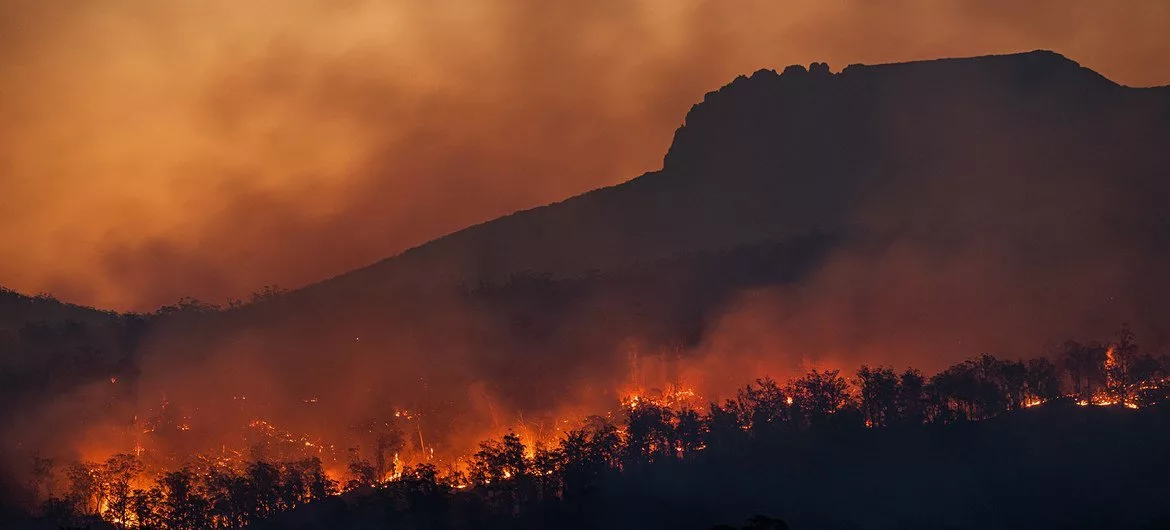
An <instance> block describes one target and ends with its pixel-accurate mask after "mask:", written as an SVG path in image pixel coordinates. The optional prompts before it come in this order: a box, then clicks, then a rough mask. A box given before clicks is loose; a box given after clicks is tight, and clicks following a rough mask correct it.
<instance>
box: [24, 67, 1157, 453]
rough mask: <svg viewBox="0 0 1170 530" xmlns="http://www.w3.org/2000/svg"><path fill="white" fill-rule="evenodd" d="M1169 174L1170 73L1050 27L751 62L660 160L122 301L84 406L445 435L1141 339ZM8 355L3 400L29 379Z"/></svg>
mask: <svg viewBox="0 0 1170 530" xmlns="http://www.w3.org/2000/svg"><path fill="white" fill-rule="evenodd" d="M1168 175H1170V88H1166V87H1163V88H1147V89H1136V88H1128V87H1123V86H1120V85H1117V84H1116V83H1113V82H1111V81H1109V80H1108V79H1105V78H1103V77H1101V76H1100V75H1097V74H1096V73H1094V72H1092V71H1090V70H1087V69H1085V68H1082V67H1080V66H1079V65H1078V64H1077V63H1075V62H1073V61H1071V60H1069V59H1066V58H1064V57H1062V56H1060V55H1058V54H1055V53H1052V52H1043V51H1041V52H1031V53H1023V54H1016V55H1005V56H991V57H979V58H968V59H946V60H938V61H923V62H915V63H904V64H892V65H876V66H864V65H853V66H849V67H846V68H844V69H843V70H841V71H840V73H836V74H834V73H831V71H830V69H829V67H828V66H826V65H823V64H817V63H814V64H813V65H811V66H810V67H809V68H805V67H801V66H793V67H788V68H786V69H784V70H783V71H782V72H780V73H777V72H775V71H770V70H761V71H759V72H756V73H754V74H752V75H751V76H748V77H740V78H737V79H735V80H734V81H732V82H731V83H730V84H728V85H727V86H725V87H723V88H721V89H719V90H717V91H715V92H712V93H709V94H707V96H706V97H705V98H704V100H703V101H702V102H701V103H698V104H697V105H695V106H694V107H693V108H692V109H691V111H690V112H689V113H688V115H687V116H686V120H685V123H684V125H683V126H682V127H680V128H679V130H678V132H677V133H676V135H675V139H674V142H673V144H672V145H671V147H670V150H669V151H668V153H667V154H666V156H665V158H664V163H663V167H662V169H661V170H659V171H656V172H651V173H648V174H645V175H642V176H640V177H638V178H635V179H632V180H630V181H628V182H626V183H623V184H621V185H618V186H614V187H610V188H605V189H600V190H596V191H593V192H590V193H586V194H583V195H580V196H577V197H573V198H570V199H567V200H565V201H563V202H560V203H556V204H552V205H548V206H544V207H541V208H536V209H532V210H528V211H523V212H518V213H515V214H513V215H510V216H506V217H503V218H500V219H497V220H495V221H491V222H488V223H484V224H481V225H477V226H473V227H470V228H467V229H465V230H463V231H460V232H457V233H455V234H451V235H449V236H446V237H444V238H440V239H438V240H436V241H433V242H431V243H428V244H426V245H423V246H421V247H418V248H415V249H413V250H410V251H408V252H405V253H403V254H401V255H399V256H396V257H393V258H390V259H387V260H385V261H382V262H379V263H376V264H373V265H371V266H369V267H366V268H363V269H360V270H356V271H353V272H350V273H346V274H343V275H340V276H338V277H336V278H332V279H328V280H325V281H322V282H320V283H317V284H314V285H311V286H308V287H305V288H303V289H299V290H295V291H291V292H289V293H285V294H282V295H277V296H270V297H265V298H264V299H262V300H260V301H258V302H256V303H252V304H248V305H244V306H243V307H238V308H232V309H230V310H227V311H223V312H216V311H205V310H203V309H200V308H199V307H198V306H193V309H191V310H190V311H178V312H176V313H173V314H169V315H168V316H167V318H161V319H155V320H152V321H151V323H150V325H149V326H147V327H142V326H139V325H138V324H137V323H134V324H133V326H132V328H133V329H132V330H130V331H125V330H123V331H125V332H124V333H123V332H119V333H121V335H120V336H122V337H123V339H122V340H120V343H119V344H121V345H123V346H125V345H129V347H122V346H119V347H118V348H113V347H110V348H103V349H105V350H109V351H118V352H120V353H119V354H118V355H116V356H115V357H116V358H117V361H116V362H114V363H107V364H103V366H102V371H100V372H101V373H98V372H99V371H98V370H88V369H87V370H83V371H88V372H89V378H90V379H91V380H93V382H96V383H101V384H100V385H93V386H92V387H91V388H90V389H89V390H90V391H93V392H99V393H103V394H102V395H103V396H104V395H105V394H109V396H110V397H109V399H110V401H111V402H114V401H116V399H121V398H123V397H125V398H126V399H129V400H133V401H134V405H136V406H137V407H139V409H143V408H149V407H156V408H157V407H158V406H159V403H161V402H164V401H165V402H166V403H170V404H181V405H174V406H175V407H176V408H178V407H180V406H182V407H185V408H186V409H188V410H192V411H194V410H204V411H206V410H212V411H219V412H222V411H225V410H232V411H240V412H239V416H241V417H236V416H235V415H233V414H234V413H233V414H227V413H223V414H214V415H213V416H215V418H214V420H211V421H209V425H208V426H207V428H208V429H223V431H221V432H235V431H232V429H237V430H238V428H239V424H238V421H237V420H242V421H244V423H245V424H246V422H247V421H248V420H250V419H253V418H255V417H265V418H269V420H270V421H273V422H275V423H277V424H280V425H282V426H286V427H285V428H288V429H290V430H301V431H304V432H344V431H346V429H349V428H350V426H352V425H354V424H355V423H358V422H360V421H365V420H367V419H369V418H371V417H373V416H376V415H378V414H383V413H386V411H389V410H394V409H397V408H399V407H401V408H407V409H410V410H416V411H421V412H422V413H423V415H424V416H425V417H426V418H427V420H426V422H427V425H426V427H425V429H426V430H427V434H426V442H425V444H426V445H427V446H428V447H429V448H434V449H435V450H436V451H439V452H442V451H444V450H450V451H452V452H455V453H458V452H459V451H464V452H465V451H466V450H467V449H470V448H469V447H464V446H461V445H460V444H467V443H469V441H474V440H478V439H479V437H480V435H482V434H483V432H485V431H488V430H491V429H493V428H494V429H500V428H503V427H504V426H506V425H509V424H510V421H511V420H513V419H516V418H518V417H520V418H523V419H527V420H533V421H537V420H534V418H538V419H539V418H546V419H547V418H550V417H554V416H556V414H557V413H558V412H559V411H562V410H563V409H564V408H566V407H576V408H579V409H582V410H588V409H590V408H591V407H593V406H594V405H599V404H603V403H604V404H611V403H612V402H613V401H614V400H615V399H616V397H617V395H618V392H620V391H621V390H622V389H623V388H626V387H629V386H637V387H647V388H650V387H654V386H659V387H661V386H662V385H667V384H676V383H687V384H691V385H694V386H696V387H699V388H700V390H702V391H704V392H705V393H706V394H707V396H710V397H713V398H715V397H717V396H718V395H719V393H720V392H724V391H727V390H729V389H728V388H727V387H726V386H721V385H722V382H727V383H728V384H733V385H734V384H741V383H742V382H744V381H750V380H751V379H752V378H754V377H756V376H762V375H772V376H774V377H777V378H780V379H783V378H786V377H788V376H790V375H793V374H796V373H801V372H803V371H804V369H806V368H807V367H809V366H825V367H843V368H846V369H851V368H853V367H856V366H859V365H861V364H870V365H877V364H882V365H895V366H907V365H913V366H918V367H921V368H922V369H923V370H926V371H928V372H929V371H935V370H939V369H941V368H943V367H945V366H947V365H949V364H951V363H954V362H957V361H959V360H961V359H965V358H968V357H970V356H973V355H976V354H979V353H983V352H990V353H994V354H996V355H1000V356H1004V357H1011V358H1020V357H1030V356H1036V355H1041V354H1050V353H1053V352H1054V351H1055V350H1056V348H1055V346H1056V344H1058V343H1059V341H1062V340H1065V339H1069V338H1074V339H1077V340H1082V341H1089V340H1107V339H1108V338H1109V337H1111V336H1112V333H1113V332H1114V331H1115V330H1116V329H1117V328H1118V326H1119V325H1120V324H1121V323H1122V322H1129V323H1130V324H1131V326H1132V328H1133V330H1134V331H1135V333H1136V334H1137V339H1138V342H1140V343H1141V345H1142V348H1143V351H1147V352H1154V353H1165V352H1166V351H1170V330H1167V329H1166V327H1165V326H1166V325H1167V323H1168V322H1170V299H1167V298H1166V297H1165V293H1166V292H1167V291H1168V290H1170V278H1168V277H1167V276H1166V275H1165V271H1166V270H1170V212H1168V211H1167V209H1166V198H1167V197H1170V179H1168V178H1167V176H1168ZM49 349H51V350H54V351H58V350H60V351H61V352H62V353H61V356H65V353H72V352H76V351H79V349H78V348H77V347H75V345H72V344H69V345H67V346H60V347H59V346H58V345H56V344H55V343H54V344H51V345H50V346H49ZM58 364H60V363H58ZM53 366H56V365H55V364H54V365H53ZM109 370H117V375H119V377H118V383H117V384H112V382H109V383H103V381H106V380H108V379H109V378H110V375H111V374H110V373H108V372H109ZM7 377H8V378H10V380H14V381H16V380H19V381H27V383H26V385H27V386H28V388H29V391H28V396H41V395H51V394H50V393H48V392H47V391H44V389H45V388H47V387H49V386H48V385H45V384H42V383H41V382H40V381H42V380H55V379H54V378H52V377H48V376H45V375H41V376H38V377H27V376H25V375H23V374H19V373H10V374H8V375H7ZM70 380H72V379H70ZM52 388H59V387H52ZM54 392H55V391H54ZM245 394H246V395H248V396H251V399H249V406H250V407H252V406H254V407H256V408H255V409H249V410H248V412H247V414H249V415H250V417H247V418H245V417H243V416H244V414H245V413H244V412H243V409H242V408H241V407H240V405H239V403H237V402H236V401H234V400H235V399H236V396H240V395H245ZM127 396H128V397H127ZM31 399H32V398H31V397H28V398H26V399H25V400H24V402H25V403H27V402H28V401H30V400H31ZM79 401H83V402H85V403H102V401H101V400H99V399H96V398H92V397H91V396H89V395H86V396H83V399H80V400H79ZM241 401H242V400H241ZM308 403H313V404H315V405H313V406H312V407H313V408H311V409H310V408H306V404H308ZM318 403H319V405H317V404H318ZM94 406H95V407H97V406H98V405H94ZM594 408H595V407H594ZM74 412H75V411H71V410H61V411H54V413H59V414H62V415H68V414H72V413H74ZM45 414H47V412H45V411H43V410H41V409H40V408H38V407H36V406H31V405H25V406H23V408H21V409H20V410H19V411H15V412H14V413H13V416H20V417H21V418H22V421H24V422H26V423H28V424H37V423H40V422H42V421H43V419H42V418H43V417H44V416H45ZM128 414H130V415H133V414H134V413H128ZM54 419H55V418H54ZM205 419H208V420H210V419H209V418H205ZM60 421H61V422H64V420H60ZM214 422H221V423H222V424H220V425H211V424H212V423H214ZM233 422H236V423H233ZM11 424H12V425H13V426H15V427H12V428H11V430H12V431H13V432H16V431H19V432H21V433H22V434H23V435H24V436H29V437H32V436H36V435H37V434H36V432H34V430H31V429H25V428H24V425H25V423H21V422H17V421H13V422H11ZM417 430H418V431H419V432H418V433H416V434H418V438H419V439H420V442H419V444H420V445H421V444H423V442H422V441H421V439H422V438H423V437H424V436H423V433H422V431H423V430H424V429H423V427H421V426H418V429H417ZM209 432H210V431H209ZM51 435H52V433H51V432H50V433H47V434H46V436H51ZM16 443H18V444H19V443H21V441H20V440H17V442H16ZM46 443H47V442H46ZM31 445H34V444H31V443H25V446H26V447H27V446H31ZM459 454H462V453H459Z"/></svg>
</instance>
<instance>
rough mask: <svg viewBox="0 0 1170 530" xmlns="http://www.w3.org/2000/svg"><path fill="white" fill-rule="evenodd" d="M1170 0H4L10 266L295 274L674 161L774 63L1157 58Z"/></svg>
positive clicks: (36, 273) (149, 279)
mask: <svg viewBox="0 0 1170 530" xmlns="http://www.w3.org/2000/svg"><path fill="white" fill-rule="evenodd" d="M1167 9H1170V8H1168V7H1167V6H1166V5H1165V3H1163V2H1157V1H1150V2H1127V3H1126V4H1125V5H1124V6H1120V7H1119V6H1102V5H1100V4H1099V3H1096V2H1088V1H1085V2H1071V3H1070V2H1058V1H1044V2H1029V3H1018V2H1006V1H1005V2H975V1H970V2H955V3H946V4H940V3H937V2H929V1H926V0H907V1H903V2H899V3H897V4H895V5H889V4H885V5H880V6H879V5H876V4H872V3H868V2H846V1H841V2H818V3H815V4H807V3H798V2H774V1H761V0H744V1H739V2H719V1H699V0H688V1H683V2H679V1H662V0H642V1H639V2H625V1H621V2H619V1H616V0H605V1H601V2H597V1H592V2H567V3H566V2H562V3H559V4H557V5H556V6H555V7H552V6H550V5H548V4H547V3H545V2H537V1H533V0H510V1H507V2H496V3H492V4H490V5H488V4H483V3H479V2H470V1H458V0H447V1H441V2H415V1H400V2H373V1H364V0H350V1H347V2H322V1H310V0H300V1H295V2H276V1H258V2H247V3H240V2H229V1H211V2H199V3H197V4H192V3H187V2H155V1H145V0H121V1H116V2H105V3H102V4H101V5H97V4H93V5H82V6H76V5H71V6H69V7H68V8H66V7H63V6H59V5H54V4H46V3H45V2H36V1H30V0H10V1H8V2H5V3H4V4H3V5H2V6H0V50H3V51H0V54H2V55H3V57H2V58H0V59H2V60H0V85H2V86H3V87H4V89H3V91H2V92H0V116H3V119H2V120H0V196H3V197H4V199H3V203H2V204H0V206H2V207H0V253H2V254H3V255H4V256H6V259H5V260H3V262H2V263H0V282H3V284H4V285H6V286H9V287H12V288H15V289H19V290H22V291H27V292H39V291H48V292H52V293H54V294H57V295H59V296H61V297H63V298H65V299H67V300H70V301H75V302H81V303H87V304H95V305H99V306H103V307H111V308H117V309H137V310H142V309H151V308H154V307H157V306H158V305H160V304H163V303H169V302H172V301H173V300H175V299H177V298H178V297H180V296H186V295H193V296H196V297H199V298H203V299H208V300H214V301H222V300H224V299H226V298H228V297H244V296H246V294H247V293H249V292H251V291H252V290H254V289H256V288H257V287H259V286H261V285H267V284H279V285H284V286H289V287H295V286H299V285H303V284H306V283H309V282H312V281H315V280H318V279H321V278H324V277H328V276H332V275H335V274H338V273H340V272H343V271H346V270H349V269H352V268H355V267H359V266H362V265H365V264H367V263H370V262H373V261H375V260H377V259H380V258H384V257H386V256H389V255H392V254H394V253H396V252H398V251H401V250H403V249H405V248H407V247H410V246H414V245H418V244H421V243H423V242H425V241H427V240H429V239H431V238H433V237H436V236H439V235H442V234H444V233H448V232H451V231H454V230H457V229H459V228H461V227H463V226H466V225H468V224H472V223H475V222H479V221H483V220H486V219H490V218H492V217H495V216H498V215H501V214H505V213H508V212H511V211H514V210H516V209H519V208H525V207H530V206H533V205H537V204H542V203H545V202H549V201H552V200H557V199H560V198H563V197H565V196H568V195H572V194H575V193H579V192H582V191H585V190H588V189H591V188H595V187H598V186H602V185H609V184H614V183H617V182H620V181H622V180H625V179H628V178H630V177H632V176H635V175H637V174H639V173H641V172H643V171H646V170H650V169H654V168H657V167H658V166H659V164H660V160H661V159H660V158H659V157H660V156H661V153H663V152H664V150H665V148H666V146H667V145H668V142H669V140H670V135H671V133H672V131H673V130H674V128H675V127H676V126H677V124H678V123H679V122H680V119H681V116H682V115H683V113H684V112H685V110H686V109H687V108H688V107H689V105H691V104H692V103H693V102H694V101H696V100H698V99H699V98H700V96H701V95H702V94H703V93H704V92H705V91H707V90H710V89H712V88H714V87H717V86H720V85H722V84H724V83H725V82H726V81H727V80H729V79H731V78H732V77H734V76H735V75H738V74H740V73H744V72H748V71H752V70H755V69H757V68H760V67H777V66H779V65H785V64H791V63H802V64H803V63H807V62H809V61H810V60H812V59H816V60H827V61H828V62H830V63H831V64H835V65H845V64H849V63H855V62H868V63H874V62H887V61H900V60H910V59H918V58H928V57H940V56H965V55H979V54H985V53H999V52H1010V51H1019V50H1024V49H1036V48H1046V49H1056V50H1059V51H1061V52H1062V53H1065V54H1066V55H1068V56H1071V57H1075V58H1077V59H1078V60H1079V61H1081V62H1082V63H1083V64H1085V65H1086V66H1089V67H1092V68H1094V69H1096V70H1098V71H1100V72H1102V73H1103V74H1105V75H1107V76H1109V77H1111V78H1113V79H1116V80H1118V81H1120V82H1123V83H1127V84H1133V85H1151V84H1160V83H1165V82H1166V79H1165V78H1164V77H1163V76H1162V74H1161V73H1162V72H1165V71H1168V70H1170V68H1167V67H1168V66H1170V64H1167V61H1170V59H1167V57H1170V53H1167V51H1168V50H1167V46H1170V44H1167V42H1166V39H1165V38H1164V37H1163V35H1165V33H1166V31H1167V29H1168V28H1167V24H1168V23H1167V22H1166V21H1167V20H1170V13H1167Z"/></svg>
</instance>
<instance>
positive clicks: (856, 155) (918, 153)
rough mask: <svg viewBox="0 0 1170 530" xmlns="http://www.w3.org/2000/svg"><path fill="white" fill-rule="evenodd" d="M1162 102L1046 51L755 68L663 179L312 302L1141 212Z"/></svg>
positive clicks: (652, 177) (491, 226)
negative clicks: (932, 227)
mask: <svg viewBox="0 0 1170 530" xmlns="http://www.w3.org/2000/svg"><path fill="white" fill-rule="evenodd" d="M1168 101H1170V88H1166V87H1163V88H1156V89H1131V88H1126V87H1122V86H1119V85H1117V84H1115V83H1113V82H1111V81H1109V80H1107V79H1105V78H1104V77H1101V76H1100V75H1098V74H1096V73H1094V72H1092V71H1091V70H1088V69H1085V68H1082V67H1080V66H1079V65H1078V64H1077V63H1075V62H1073V61H1071V60H1068V59H1066V58H1064V57H1062V56H1060V55H1058V54H1055V53H1052V52H1044V51H1038V52H1031V53H1024V54H1016V55H1005V56H990V57H978V58H971V59H947V60H937V61H923V62H914V63H904V64H892V65H879V66H864V65H852V66H849V67H847V68H845V69H844V70H843V71H842V72H840V73H838V74H832V73H830V72H829V68H828V66H826V65H824V64H817V63H814V64H813V65H812V66H811V68H810V69H805V68H802V67H799V66H794V67H789V68H787V69H785V70H784V71H783V72H782V73H779V74H777V73H776V72H774V71H770V70H761V71H758V72H756V73H755V74H753V75H752V76H750V77H740V78H738V79H736V80H735V81H733V82H732V83H731V84H729V85H727V86H725V87H723V88H722V89H720V90H718V91H715V92H712V93H709V94H707V96H706V97H705V98H704V100H703V102H702V103H699V104H697V105H695V106H694V107H693V108H692V109H691V111H690V112H689V113H688V115H687V117H686V122H685V125H683V126H682V127H681V128H679V130H678V132H677V133H676V135H675V140H674V142H673V144H672V145H671V147H670V150H669V152H668V153H667V155H666V157H665V160H664V164H663V168H662V169H661V170H659V171H656V172H651V173H647V174H645V175H642V176H640V177H638V178H635V179H633V180H630V181H628V182H626V183H623V184H621V185H618V186H614V187H610V188H605V189H600V190H597V191H594V192H590V193H586V194H583V195H580V196H577V197H573V198H571V199H568V200H565V201H563V202H560V203H557V204H552V205H548V206H545V207H541V208H536V209H533V210H528V211H523V212H518V213H516V214H513V215H510V216H506V217H503V218H500V219H497V220H494V221H491V222H488V223H484V224H481V225H478V226H474V227H471V228H468V229H466V230H463V231H460V232H457V233H455V234H452V235H449V236H447V237H443V238H440V239H438V240H436V241H433V242H431V243H428V244H426V245H423V246H421V247H418V248H415V249H412V250H410V251H407V252H405V253H403V254H402V255H400V256H396V257H394V258H391V259H387V260H384V261H382V262H379V263H376V264H374V265H371V266H369V267H366V268H364V269H361V270H358V271H354V272H351V273H348V274H344V275H342V276H340V277H337V278H334V279H331V280H328V281H325V282H322V283H320V284H317V285H314V286H311V287H309V288H307V289H305V290H304V291H303V293H302V294H303V296H307V297H322V298H323V299H327V298H329V297H330V294H331V293H343V292H344V293H350V292H353V291H368V290H369V289H372V288H377V287H378V286H384V285H393V284H395V283H396V282H398V281H403V282H411V283H413V282H416V281H417V278H418V277H419V276H428V277H437V278H440V279H441V280H446V279H448V278H457V279H459V280H468V279H470V280H478V279H483V278H487V279H500V278H504V277H506V276H507V275H509V274H511V273H513V272H516V271H525V270H534V271H544V272H549V273H551V274H553V275H557V276H569V277H571V276H577V275H581V274H583V273H585V272H587V271H590V270H608V269H613V268H616V267H621V266H624V265H629V264H632V263H638V262H644V261H647V260H652V259H657V258H661V257H666V256H672V255H676V254H681V253H686V252H693V251H697V250H715V249H720V248H727V247H731V246H736V245H742V244H752V243H756V242H759V241H763V240H783V239H786V238H789V237H795V236H800V235H803V234H807V233H809V232H810V231H812V230H816V229H821V230H841V229H857V228H858V227H860V228H862V229H866V230H869V231H873V232H878V231H882V230H888V229H898V228H907V227H916V226H917V227H921V226H922V225H924V224H927V223H933V222H943V223H946V224H948V225H955V226H956V228H959V229H962V228H963V226H962V225H964V224H966V223H969V222H972V221H978V220H979V218H980V217H984V216H986V215H988V214H992V213H995V212H997V211H1000V210H1008V209H1013V208H1036V207H1038V208H1040V209H1042V210H1045V213H1046V214H1047V213H1052V214H1053V216H1060V215H1072V214H1073V213H1074V211H1075V210H1076V208H1080V207H1082V206H1083V207H1084V208H1089V209H1092V208H1093V205H1092V204H1082V205H1080V206H1077V207H1076V208H1073V207H1071V205H1070V207H1069V208H1067V209H1065V210H1064V211H1060V212H1049V211H1048V210H1051V209H1052V208H1051V206H1050V205H1049V204H1048V203H1050V202H1051V201H1052V200H1054V199H1062V200H1068V201H1072V202H1088V203H1092V202H1093V201H1092V199H1091V198H1090V197H1089V192H1090V191H1092V192H1097V193H1108V192H1109V191H1111V190H1112V189H1115V188H1121V189H1120V190H1119V193H1123V194H1125V195H1126V197H1124V199H1125V200H1131V199H1132V200H1137V201H1138V202H1139V203H1141V204H1138V205H1135V206H1139V207H1142V208H1144V209H1148V208H1150V207H1153V206H1154V205H1153V204H1150V201H1151V198H1152V197H1158V196H1164V195H1159V193H1162V192H1165V191H1166V188H1165V182H1164V178H1162V177H1163V176H1164V175H1165V170H1166V167H1167V158H1166V156H1165V155H1164V154H1162V153H1160V152H1159V151H1162V150H1163V148H1164V147H1166V138H1167V131H1168V130H1170V121H1168V120H1170V117H1168V112H1170V110H1168V109H1170V103H1168ZM1111 174H1112V175H1111ZM1072 187H1075V189H1069V188H1072ZM1087 188H1092V189H1091V190H1089V189H1087ZM1107 188H1108V189H1107ZM1142 197H1144V198H1145V201H1143V200H1142V199H1141V198H1142ZM907 208H908V209H907ZM891 209H896V211H890V210H891ZM1053 216H1049V217H1053ZM1053 220H1055V219H1053ZM875 222H878V223H880V226H878V225H874V224H873V223H875ZM1163 228H1164V226H1163ZM347 295H348V294H346V295H342V296H347Z"/></svg>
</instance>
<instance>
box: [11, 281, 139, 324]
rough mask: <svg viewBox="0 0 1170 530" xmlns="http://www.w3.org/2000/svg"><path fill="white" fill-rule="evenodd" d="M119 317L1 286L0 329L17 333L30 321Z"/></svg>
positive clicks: (46, 296)
mask: <svg viewBox="0 0 1170 530" xmlns="http://www.w3.org/2000/svg"><path fill="white" fill-rule="evenodd" d="M116 316H117V313H114V312H113V311H102V310H99V309H94V308H92V307H84V306H79V305H74V304H69V303H65V302H61V301H59V300H57V299H55V298H53V297H51V296H48V295H37V296H28V295H24V294H21V293H18V292H16V291H12V290H10V289H6V288H4V287H0V330H7V331H15V330H18V329H20V328H21V327H22V326H24V325H25V324H28V323H30V322H41V321H50V322H52V321H64V320H76V321H79V322H90V323H96V322H99V321H104V320H108V319H111V318H114V317H116Z"/></svg>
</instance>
